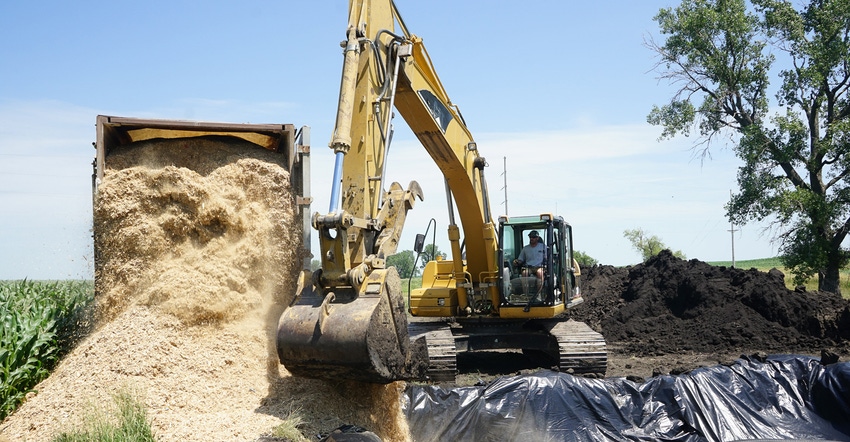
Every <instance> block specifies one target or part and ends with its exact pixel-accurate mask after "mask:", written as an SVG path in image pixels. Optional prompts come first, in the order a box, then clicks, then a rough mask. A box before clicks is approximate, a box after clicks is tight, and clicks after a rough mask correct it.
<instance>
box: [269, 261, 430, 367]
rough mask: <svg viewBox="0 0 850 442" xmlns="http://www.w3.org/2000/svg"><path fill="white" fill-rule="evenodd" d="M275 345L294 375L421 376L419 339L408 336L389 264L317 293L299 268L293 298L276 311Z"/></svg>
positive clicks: (424, 359) (423, 354) (424, 358)
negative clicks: (356, 284) (357, 282)
mask: <svg viewBox="0 0 850 442" xmlns="http://www.w3.org/2000/svg"><path fill="white" fill-rule="evenodd" d="M277 351H278V356H279V357H280V362H281V363H282V364H283V365H284V366H285V367H286V369H287V370H289V372H290V373H292V374H293V375H296V376H302V377H308V378H319V379H329V380H340V379H349V380H356V381H363V382H371V383H383V384H385V383H390V382H393V381H397V380H406V379H417V378H422V377H423V376H424V373H425V371H426V370H427V365H428V355H427V348H426V345H425V341H424V339H419V340H417V341H414V342H410V340H409V337H408V333H407V316H406V313H405V311H404V301H403V298H402V296H401V290H400V280H399V277H398V274H397V273H396V270H395V268H392V267H391V268H389V269H386V270H384V269H381V270H376V271H373V272H372V273H371V274H370V275H369V276H367V277H366V279H365V281H364V282H363V284H362V286H361V288H360V291H359V293H354V288H342V289H339V288H337V289H334V290H333V291H328V292H326V293H324V294H323V293H322V291H321V290H318V289H317V288H316V287H315V286H314V285H313V283H312V278H311V276H310V274H309V272H306V271H305V272H302V274H301V277H300V280H299V284H298V297H297V300H296V303H295V304H294V305H292V306H290V307H289V308H288V309H286V311H284V312H283V315H282V316H281V319H280V323H279V328H278V334H277Z"/></svg>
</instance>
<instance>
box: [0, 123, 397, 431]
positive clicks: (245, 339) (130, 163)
mask: <svg viewBox="0 0 850 442" xmlns="http://www.w3.org/2000/svg"><path fill="white" fill-rule="evenodd" d="M139 144H141V145H139ZM281 161H283V160H282V159H281V158H279V157H278V156H277V155H276V154H274V153H271V152H268V151H265V150H263V149H261V148H258V147H256V146H254V145H252V144H250V143H247V142H244V141H241V140H234V139H223V138H197V139H192V140H188V141H187V140H167V141H166V140H154V141H148V142H143V143H136V145H131V146H129V147H126V148H124V149H123V150H121V151H116V152H114V153H113V154H112V155H111V156H110V158H109V164H110V166H111V168H110V169H109V170H107V171H105V176H104V180H103V182H102V183H101V185H100V186H99V188H98V194H97V199H96V203H95V228H94V233H95V246H96V253H97V257H96V261H97V268H96V283H95V284H96V291H97V302H98V317H99V327H98V328H97V330H96V331H95V332H94V333H92V334H91V335H90V336H89V337H88V338H87V339H86V340H84V341H83V342H82V343H81V344H80V345H79V346H78V347H77V348H76V349H75V350H74V351H73V352H72V353H70V354H69V355H68V356H67V357H66V358H65V359H64V360H63V361H62V362H61V364H60V365H59V367H58V368H57V369H56V370H55V372H54V373H53V374H51V376H50V377H49V378H48V379H47V380H45V381H44V382H43V383H41V384H40V385H39V386H37V390H38V394H35V395H32V396H31V397H30V398H28V400H27V402H26V403H25V404H24V405H23V406H22V407H21V408H20V409H19V410H18V411H17V412H16V413H14V414H13V415H12V416H10V417H8V418H7V419H6V420H5V421H4V422H3V423H2V425H0V438H3V437H5V438H8V439H9V440H15V441H43V440H49V439H50V438H51V437H53V436H54V435H55V434H57V433H58V432H60V431H70V430H72V429H73V428H74V427H75V426H76V425H79V424H82V423H83V422H84V418H85V415H86V414H87V413H90V412H91V410H92V409H97V408H104V407H108V406H109V405H110V404H111V403H112V398H111V396H112V395H114V394H116V393H117V392H118V391H120V390H122V389H129V390H132V391H134V392H136V394H137V395H138V396H139V397H140V399H141V400H143V401H144V403H145V405H146V408H147V410H148V412H149V418H150V420H151V422H152V426H153V429H154V431H155V433H156V435H157V437H158V440H162V441H187V440H221V441H255V440H271V439H263V436H264V435H267V434H269V432H270V431H271V430H272V429H273V428H274V427H275V426H277V425H279V424H280V423H281V422H283V420H284V419H287V418H289V417H291V416H293V415H297V416H300V417H301V419H302V420H303V421H304V424H303V426H302V430H303V431H304V432H305V433H306V434H318V433H327V432H330V431H331V430H332V429H334V428H336V427H338V426H340V425H342V424H355V425H359V426H362V427H366V428H369V429H370V430H372V431H374V432H376V433H378V434H379V435H381V437H383V438H384V440H387V441H392V440H406V439H407V438H408V436H407V426H406V422H405V421H404V418H403V416H402V415H401V410H400V390H401V389H402V388H403V384H400V383H397V384H390V385H386V386H383V385H377V386H376V385H362V384H354V383H343V382H340V383H335V384H330V383H325V382H321V381H312V380H305V379H296V378H292V377H290V376H289V374H288V373H287V372H286V370H285V369H284V368H283V367H282V366H281V365H280V364H279V362H278V360H277V353H276V350H275V335H276V331H277V321H278V318H279V317H280V314H281V313H282V311H283V309H284V306H285V305H287V303H288V302H289V300H290V298H291V296H292V295H293V294H294V290H295V281H294V279H293V277H294V275H295V271H296V270H297V269H296V266H297V264H298V263H299V262H300V257H299V256H297V254H296V251H297V250H300V249H301V244H300V231H299V230H298V227H297V226H298V225H299V222H298V221H297V220H295V219H294V215H295V211H294V207H293V202H292V198H291V190H290V187H289V178H288V173H287V170H286V168H285V166H284V164H282V163H281Z"/></svg>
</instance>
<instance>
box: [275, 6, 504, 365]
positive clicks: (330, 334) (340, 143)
mask: <svg viewBox="0 0 850 442" xmlns="http://www.w3.org/2000/svg"><path fill="white" fill-rule="evenodd" d="M396 23H398V25H399V28H400V31H399V32H396ZM342 46H343V48H344V50H343V54H344V61H343V72H342V80H341V83H340V94H339V105H338V110H337V117H336V124H335V128H334V133H333V136H332V139H331V142H330V144H329V147H330V148H331V149H332V150H333V152H334V156H335V161H334V174H333V182H332V188H331V198H330V201H331V202H330V207H329V209H328V212H327V213H315V214H314V215H313V217H312V225H313V228H315V229H316V230H317V231H318V234H319V243H320V249H321V256H320V258H321V262H322V266H321V269H319V270H317V271H316V272H313V273H312V274H310V273H309V272H303V273H302V274H301V276H300V278H299V285H298V289H297V290H298V293H297V294H296V297H295V301H294V303H293V305H291V306H290V307H289V308H288V309H287V310H286V311H285V312H284V314H283V316H282V317H281V321H280V327H279V330H278V353H279V356H280V360H281V362H282V363H283V364H284V366H285V367H286V368H287V369H288V370H289V371H290V372H292V373H293V374H296V375H300V376H305V377H317V378H330V379H355V380H362V381H368V382H391V381H394V380H399V379H410V378H415V377H420V376H421V375H422V373H424V370H425V368H426V367H427V352H426V350H425V344H424V340H422V339H420V340H418V341H416V342H410V341H409V335H408V333H407V325H408V324H407V316H406V312H405V307H404V300H403V298H402V296H401V293H400V281H399V278H398V275H397V273H396V271H395V269H394V268H392V267H390V268H387V267H386V261H385V259H386V257H388V256H390V255H392V254H394V253H395V251H396V249H397V245H398V241H399V238H400V237H401V233H402V228H403V226H404V221H405V218H406V214H407V211H408V210H410V209H411V208H413V206H414V203H415V199H416V198H417V197H418V198H420V199H421V198H422V191H421V189H420V188H419V185H418V184H417V183H416V182H415V181H413V182H411V183H410V185H409V187H408V189H407V190H404V189H403V188H402V186H401V185H399V184H398V183H391V184H390V185H389V186H385V183H384V176H385V171H386V159H387V155H388V151H389V148H390V145H391V141H392V135H393V129H392V110H393V109H397V110H398V112H399V113H400V114H401V115H402V116H403V118H404V119H405V121H406V122H407V124H408V125H409V126H410V128H411V129H412V130H413V132H414V133H415V134H416V136H417V137H418V138H419V140H420V141H421V143H422V145H423V146H424V147H425V149H426V150H427V151H428V153H429V154H430V156H431V157H432V158H433V159H434V161H435V163H436V164H437V165H438V166H439V168H440V170H441V171H442V173H443V175H444V177H445V180H446V188H447V193H448V194H449V196H450V197H451V196H452V195H453V197H454V198H455V201H457V205H458V212H459V214H460V217H461V219H462V220H463V227H464V230H465V234H466V235H465V236H466V244H465V245H466V250H467V253H473V254H474V255H475V259H474V262H475V263H476V264H475V265H473V266H471V267H470V268H469V269H465V268H464V266H463V263H462V261H461V260H460V259H457V260H456V261H455V262H456V265H455V269H454V272H453V273H454V275H455V278H456V279H457V287H459V288H460V290H464V288H466V287H471V286H472V284H471V282H472V279H473V277H471V276H470V275H472V274H475V275H476V276H477V275H479V274H487V275H491V276H495V272H494V271H492V270H491V269H495V268H496V265H495V260H496V255H497V253H496V249H497V247H496V240H495V227H494V223H493V221H492V219H491V215H490V210H489V201H487V189H486V183H485V181H484V178H483V168H484V166H485V165H486V161H485V160H484V158H482V157H480V156H479V155H478V151H477V149H476V146H475V143H474V141H473V140H472V136H471V135H470V133H469V131H468V130H467V128H466V126H465V124H464V122H463V119H462V117H461V115H460V112H459V111H458V110H457V108H456V107H455V106H453V105H452V104H451V101H450V100H449V98H448V95H447V94H446V92H445V90H444V88H443V86H442V84H441V83H440V80H439V78H438V77H437V75H436V73H435V71H434V69H433V67H432V64H431V60H430V58H429V57H428V53H427V51H426V50H425V47H424V45H423V44H422V40H421V39H420V38H418V37H416V36H414V35H411V34H410V33H409V32H408V31H407V29H406V26H405V25H404V22H403V21H402V20H401V17H400V15H399V14H398V12H397V10H396V8H395V5H394V4H393V2H392V1H391V0H352V1H351V2H350V3H349V20H348V27H347V29H346V40H345V41H344V42H343V44H342ZM449 201H451V198H449ZM450 209H451V208H450ZM450 213H453V210H450ZM460 238H461V236H460V231H459V229H458V227H457V226H456V224H455V222H454V220H453V219H452V220H451V222H450V227H449V239H450V241H451V243H452V252H453V255H454V256H457V257H459V256H461V241H460Z"/></svg>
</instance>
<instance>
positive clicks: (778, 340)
mask: <svg viewBox="0 0 850 442" xmlns="http://www.w3.org/2000/svg"><path fill="white" fill-rule="evenodd" d="M582 277H583V284H584V286H583V287H582V291H583V292H584V293H586V294H587V296H586V301H585V305H582V306H580V307H579V308H576V309H575V310H574V311H573V312H572V314H571V317H572V318H573V319H576V320H579V321H584V322H586V323H588V324H589V325H591V327H593V328H594V329H596V330H598V331H600V332H601V333H602V334H603V335H604V336H605V339H606V341H607V342H608V344H609V345H610V346H613V347H614V348H621V349H622V351H623V352H624V353H628V354H631V355H634V356H659V355H665V354H678V353H687V352H702V353H728V354H734V353H736V352H737V353H738V354H751V353H753V352H765V353H768V354H806V355H813V356H819V355H820V354H821V350H824V349H826V350H829V351H833V352H835V353H838V354H840V355H847V354H850V302H848V300H845V299H842V298H841V297H839V296H836V295H833V294H830V293H821V292H818V293H812V292H797V291H792V290H788V289H787V288H786V287H785V284H784V278H783V275H782V273H781V272H780V271H778V270H775V269H774V270H771V271H770V272H760V271H758V270H756V269H749V270H742V269H737V268H727V267H718V266H712V265H709V264H707V263H704V262H701V261H698V260H695V259H693V260H690V261H685V260H681V259H678V258H676V257H674V256H673V255H672V254H671V253H669V251H664V252H662V253H661V254H659V255H657V256H655V257H653V258H651V259H650V260H648V261H647V262H646V263H643V264H639V265H636V266H632V267H626V268H615V267H612V266H606V265H599V266H594V267H592V268H590V269H586V270H585V271H584V273H583V276H582Z"/></svg>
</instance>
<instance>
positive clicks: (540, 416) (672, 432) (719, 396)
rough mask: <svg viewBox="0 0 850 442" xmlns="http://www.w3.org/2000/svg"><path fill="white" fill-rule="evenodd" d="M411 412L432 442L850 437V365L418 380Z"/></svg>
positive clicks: (419, 435)
mask: <svg viewBox="0 0 850 442" xmlns="http://www.w3.org/2000/svg"><path fill="white" fill-rule="evenodd" d="M404 409H405V412H406V414H407V417H408V423H409V426H410V432H411V435H412V437H413V440H414V441H416V442H425V441H456V440H457V441H460V440H462V441H601V440H616V441H620V440H626V441H629V440H640V441H655V440H668V441H735V440H754V439H818V440H836V441H850V363H837V364H831V365H827V366H824V365H821V364H820V362H819V361H818V360H816V359H812V358H808V357H799V356H771V357H769V358H768V359H767V360H766V361H765V362H758V361H755V360H751V359H747V358H742V359H740V360H738V361H736V362H735V363H734V364H732V365H730V366H726V365H718V366H715V367H706V368H699V369H696V370H693V371H691V372H689V373H687V374H681V375H677V376H672V375H671V376H657V377H653V378H651V379H649V380H647V381H646V382H644V383H642V384H638V383H635V382H632V381H629V380H627V379H625V378H607V379H585V378H581V377H575V376H571V375H568V374H563V373H557V372H552V371H548V370H544V371H540V372H537V373H535V374H532V375H521V376H511V377H503V378H499V379H497V380H495V381H494V382H492V383H490V384H489V385H486V386H481V387H461V388H454V389H445V388H440V387H437V386H421V385H412V386H409V387H408V388H407V390H406V394H405V397H404Z"/></svg>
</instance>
